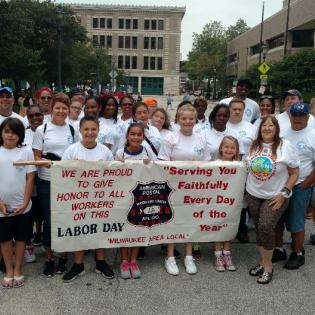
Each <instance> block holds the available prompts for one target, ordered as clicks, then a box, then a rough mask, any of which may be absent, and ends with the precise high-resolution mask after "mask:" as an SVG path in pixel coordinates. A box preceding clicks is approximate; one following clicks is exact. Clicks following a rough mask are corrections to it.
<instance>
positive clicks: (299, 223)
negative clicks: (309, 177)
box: [285, 185, 313, 233]
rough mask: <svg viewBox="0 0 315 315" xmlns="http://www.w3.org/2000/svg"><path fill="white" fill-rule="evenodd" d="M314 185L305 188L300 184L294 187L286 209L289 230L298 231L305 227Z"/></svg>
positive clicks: (286, 221)
mask: <svg viewBox="0 0 315 315" xmlns="http://www.w3.org/2000/svg"><path fill="white" fill-rule="evenodd" d="M312 190H313V187H309V188H306V189H303V188H301V187H300V185H295V186H294V187H293V190H292V192H293V194H292V197H291V198H290V202H289V206H288V208H287V211H286V215H285V216H286V217H285V223H286V228H287V230H288V232H291V233H296V232H301V231H304V229H305V215H306V211H307V209H308V206H309V204H310V200H311V197H312Z"/></svg>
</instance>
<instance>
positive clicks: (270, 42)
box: [267, 34, 284, 49]
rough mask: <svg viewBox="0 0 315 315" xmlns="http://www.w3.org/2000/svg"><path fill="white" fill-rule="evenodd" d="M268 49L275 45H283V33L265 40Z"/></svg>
mask: <svg viewBox="0 0 315 315" xmlns="http://www.w3.org/2000/svg"><path fill="white" fill-rule="evenodd" d="M267 44H268V49H273V48H276V47H280V46H283V45H284V35H283V34H281V35H280V36H277V37H274V38H271V39H269V40H268V41H267Z"/></svg>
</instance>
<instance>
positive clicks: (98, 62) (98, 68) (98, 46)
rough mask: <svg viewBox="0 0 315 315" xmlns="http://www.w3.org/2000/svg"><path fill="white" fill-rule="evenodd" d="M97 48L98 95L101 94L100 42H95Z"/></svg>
mask: <svg viewBox="0 0 315 315" xmlns="http://www.w3.org/2000/svg"><path fill="white" fill-rule="evenodd" d="M93 45H94V47H95V49H96V91H97V95H99V94H100V92H101V91H100V49H101V48H100V47H101V46H100V44H99V43H98V42H93Z"/></svg>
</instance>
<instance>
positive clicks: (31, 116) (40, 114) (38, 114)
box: [27, 113, 43, 119]
mask: <svg viewBox="0 0 315 315" xmlns="http://www.w3.org/2000/svg"><path fill="white" fill-rule="evenodd" d="M42 115H43V114H42V113H34V114H28V115H27V118H28V119H32V118H34V117H36V118H38V117H41V116H42Z"/></svg>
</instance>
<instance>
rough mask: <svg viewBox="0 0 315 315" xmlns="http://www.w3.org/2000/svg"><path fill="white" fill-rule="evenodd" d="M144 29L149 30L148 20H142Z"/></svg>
mask: <svg viewBox="0 0 315 315" xmlns="http://www.w3.org/2000/svg"><path fill="white" fill-rule="evenodd" d="M144 29H145V30H149V29H150V20H144Z"/></svg>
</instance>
